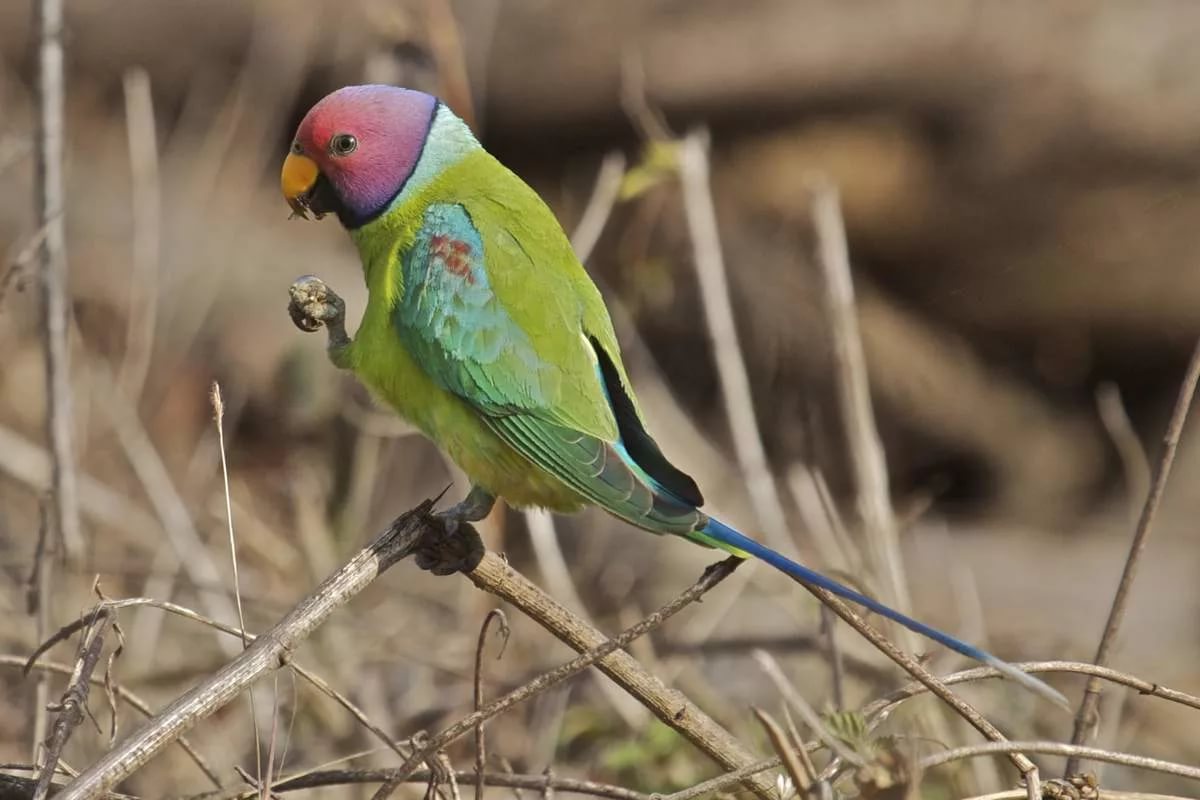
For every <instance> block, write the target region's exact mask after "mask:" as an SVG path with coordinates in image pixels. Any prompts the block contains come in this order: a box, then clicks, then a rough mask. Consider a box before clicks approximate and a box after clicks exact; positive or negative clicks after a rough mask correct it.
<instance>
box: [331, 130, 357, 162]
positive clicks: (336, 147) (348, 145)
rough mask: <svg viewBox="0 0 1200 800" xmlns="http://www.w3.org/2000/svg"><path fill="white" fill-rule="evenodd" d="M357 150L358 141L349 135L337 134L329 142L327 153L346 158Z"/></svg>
mask: <svg viewBox="0 0 1200 800" xmlns="http://www.w3.org/2000/svg"><path fill="white" fill-rule="evenodd" d="M357 149H358V139H355V138H354V136H353V135H351V134H349V133H339V134H337V135H336V136H334V137H333V138H332V139H330V140H329V152H330V154H331V155H335V156H348V155H350V154H351V153H353V152H354V151H355V150H357Z"/></svg>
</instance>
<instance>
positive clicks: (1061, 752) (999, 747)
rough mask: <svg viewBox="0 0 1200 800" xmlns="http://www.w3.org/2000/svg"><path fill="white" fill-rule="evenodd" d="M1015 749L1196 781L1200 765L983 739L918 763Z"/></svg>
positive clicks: (1070, 746) (1095, 749)
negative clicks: (1107, 763) (1087, 760)
mask: <svg viewBox="0 0 1200 800" xmlns="http://www.w3.org/2000/svg"><path fill="white" fill-rule="evenodd" d="M1015 752H1023V753H1041V754H1043V755H1050V756H1073V757H1075V758H1078V759H1091V760H1094V761H1107V762H1109V763H1110V764H1124V765H1125V766H1127V767H1137V768H1138V769H1148V770H1152V771H1154V772H1162V773H1166V774H1168V775H1178V776H1179V777H1181V778H1190V779H1192V780H1196V781H1200V767H1193V766H1190V765H1188V764H1176V763H1174V762H1172V761H1163V760H1161V759H1157V758H1148V757H1146V756H1135V755H1131V754H1129V753H1116V752H1113V751H1111V750H1101V749H1100V748H1098V747H1083V746H1081V745H1075V744H1063V743H1062V742H987V743H985V744H975V745H970V746H969V747H956V748H954V749H953V750H946V751H943V752H941V753H934V754H933V755H930V756H925V757H924V758H922V759H921V760H920V762H919V766H920V768H921V769H930V768H932V767H936V766H939V765H941V764H947V763H949V762H951V761H958V760H959V759H963V758H977V757H978V756H989V755H997V754H1001V753H1003V754H1009V753H1015Z"/></svg>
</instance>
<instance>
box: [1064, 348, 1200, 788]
mask: <svg viewBox="0 0 1200 800" xmlns="http://www.w3.org/2000/svg"><path fill="white" fill-rule="evenodd" d="M1197 381H1200V342H1197V343H1196V347H1195V349H1194V350H1193V351H1192V358H1191V360H1190V361H1189V362H1188V367H1187V372H1186V373H1185V374H1184V378H1183V383H1182V384H1181V385H1180V387H1179V395H1178V397H1177V398H1176V400H1175V408H1174V409H1173V410H1172V411H1171V419H1170V422H1168V423H1167V432H1166V434H1164V436H1163V451H1162V455H1161V456H1160V457H1159V459H1158V463H1157V464H1155V466H1154V477H1153V479H1152V480H1151V482H1150V493H1149V494H1148V495H1146V503H1145V505H1143V506H1142V513H1141V515H1140V516H1139V517H1138V522H1137V527H1136V528H1135V529H1134V533H1133V540H1132V541H1131V542H1130V544H1129V555H1128V556H1126V558H1125V568H1124V569H1123V570H1122V571H1121V581H1120V583H1118V584H1117V591H1116V594H1114V595H1113V601H1112V607H1111V608H1110V609H1109V612H1108V622H1106V623H1105V625H1104V633H1103V635H1101V637H1100V645H1099V646H1098V647H1097V648H1096V656H1095V657H1094V658H1093V659H1092V662H1093V663H1095V664H1096V665H1097V666H1100V667H1103V666H1106V665H1107V664H1108V658H1109V655H1110V653H1111V651H1112V648H1113V645H1114V644H1115V643H1116V639H1117V634H1118V632H1119V631H1120V629H1121V622H1122V620H1124V618H1125V606H1126V604H1127V603H1128V601H1129V592H1130V590H1131V589H1132V588H1133V579H1134V577H1135V576H1136V574H1137V567H1138V561H1139V560H1140V559H1141V555H1142V551H1143V550H1145V547H1146V539H1147V538H1148V536H1149V534H1150V527H1151V526H1152V525H1153V524H1154V516H1155V514H1157V513H1158V506H1159V503H1160V502H1161V501H1162V496H1163V492H1164V491H1165V490H1166V486H1167V478H1168V477H1169V476H1170V474H1171V465H1172V464H1174V462H1175V450H1176V448H1177V447H1178V446H1179V437H1180V435H1181V434H1182V433H1183V425H1184V423H1185V422H1186V421H1187V415H1188V410H1189V409H1190V408H1191V405H1192V398H1193V397H1194V396H1195V394H1196V383H1197ZM1100 689H1101V684H1100V682H1099V681H1098V680H1097V679H1095V678H1092V679H1091V680H1089V681H1088V684H1087V689H1086V690H1085V691H1084V693H1083V701H1082V702H1081V703H1080V704H1079V713H1078V714H1076V716H1075V730H1074V732H1073V733H1072V734H1071V744H1072V745H1078V744H1080V743H1081V742H1083V740H1084V739H1086V738H1087V736H1088V733H1089V731H1091V730H1093V728H1094V727H1095V725H1096V724H1097V718H1096V708H1097V706H1099V704H1100ZM1081 752H1082V751H1081ZM1080 758H1081V756H1080V755H1079V754H1077V753H1071V754H1069V758H1068V759H1067V767H1066V770H1065V772H1064V775H1066V776H1070V775H1073V774H1075V773H1076V772H1078V771H1079V760H1080Z"/></svg>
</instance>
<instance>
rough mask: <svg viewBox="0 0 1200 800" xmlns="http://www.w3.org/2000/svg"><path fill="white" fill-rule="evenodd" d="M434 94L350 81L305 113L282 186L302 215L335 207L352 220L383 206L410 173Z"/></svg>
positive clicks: (346, 221)
mask: <svg viewBox="0 0 1200 800" xmlns="http://www.w3.org/2000/svg"><path fill="white" fill-rule="evenodd" d="M437 108H438V100H437V98H435V97H433V96H432V95H428V94H425V93H424V92H418V91H414V90H412V89H401V88H398V87H395V86H347V87H345V88H343V89H338V90H337V91H336V92H333V93H332V94H329V95H326V96H325V97H324V98H323V99H322V100H321V101H320V102H318V103H317V104H316V105H315V106H313V107H312V109H310V110H309V112H308V113H307V114H306V115H305V116H304V119H303V120H302V121H301V122H300V127H299V128H297V130H296V137H295V138H294V139H293V140H292V148H291V152H290V153H288V156H287V158H286V159H285V160H284V162H283V172H282V174H281V175H280V181H279V182H280V188H282V189H283V196H284V197H285V198H286V199H287V201H288V205H290V206H291V207H292V210H293V211H294V212H295V213H296V214H298V215H299V216H301V217H304V218H308V217H309V215H310V214H311V215H312V216H314V217H316V218H318V219H319V218H320V217H322V216H323V215H325V214H328V213H335V214H337V216H338V219H340V220H341V222H342V224H343V225H344V226H345V227H347V228H357V227H359V226H361V225H363V224H365V223H367V222H370V221H371V220H373V219H374V218H376V217H377V216H379V215H380V214H381V213H383V212H384V211H385V210H386V209H387V207H388V205H389V204H390V203H391V201H392V200H393V198H395V197H396V195H397V194H399V193H400V191H401V190H402V189H403V188H404V185H405V183H406V182H407V181H408V179H409V177H410V176H411V175H412V172H413V169H414V168H415V167H416V165H417V161H418V160H419V159H420V157H421V151H422V149H423V148H424V146H425V140H426V139H427V138H428V136H429V131H430V127H431V126H432V124H433V119H434V115H435V114H436V112H437Z"/></svg>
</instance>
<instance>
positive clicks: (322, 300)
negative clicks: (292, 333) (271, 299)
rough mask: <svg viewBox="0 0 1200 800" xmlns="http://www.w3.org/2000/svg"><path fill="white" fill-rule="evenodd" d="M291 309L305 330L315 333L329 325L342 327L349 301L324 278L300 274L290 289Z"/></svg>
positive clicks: (290, 312) (289, 307) (294, 320)
mask: <svg viewBox="0 0 1200 800" xmlns="http://www.w3.org/2000/svg"><path fill="white" fill-rule="evenodd" d="M288 296H289V297H290V300H289V302H288V313H289V314H290V315H291V317H292V322H294V323H295V324H296V327H297V328H299V329H300V330H302V331H307V332H309V333H312V332H313V331H317V330H320V329H321V326H322V325H324V326H327V327H329V328H331V329H334V328H340V327H341V326H342V325H343V324H344V323H345V319H346V303H345V302H344V301H343V300H342V298H341V297H339V296H338V293H337V292H335V291H334V290H333V289H330V288H329V286H328V285H327V284H326V283H325V281H323V280H321V279H320V278H318V277H316V276H314V275H305V276H304V277H302V278H297V279H296V282H295V283H293V284H292V285H291V288H289V289H288Z"/></svg>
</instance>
